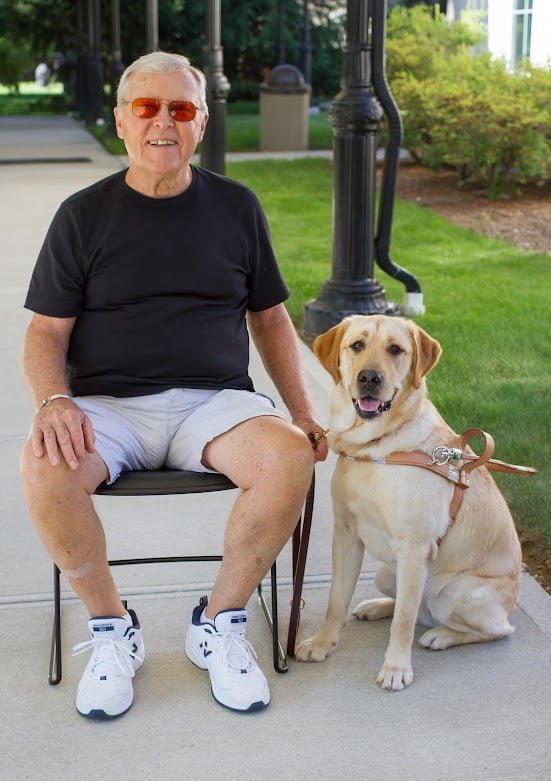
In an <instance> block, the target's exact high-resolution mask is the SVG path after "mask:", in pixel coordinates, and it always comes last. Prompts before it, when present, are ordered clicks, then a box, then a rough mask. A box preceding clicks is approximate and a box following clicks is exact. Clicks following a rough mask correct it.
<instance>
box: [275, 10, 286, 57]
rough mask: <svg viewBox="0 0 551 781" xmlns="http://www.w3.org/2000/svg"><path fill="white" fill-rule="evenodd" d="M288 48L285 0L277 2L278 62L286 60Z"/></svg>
mask: <svg viewBox="0 0 551 781" xmlns="http://www.w3.org/2000/svg"><path fill="white" fill-rule="evenodd" d="M286 56H287V50H286V47H285V0H278V2H277V64H278V65H282V64H283V63H284V62H285V58H286Z"/></svg>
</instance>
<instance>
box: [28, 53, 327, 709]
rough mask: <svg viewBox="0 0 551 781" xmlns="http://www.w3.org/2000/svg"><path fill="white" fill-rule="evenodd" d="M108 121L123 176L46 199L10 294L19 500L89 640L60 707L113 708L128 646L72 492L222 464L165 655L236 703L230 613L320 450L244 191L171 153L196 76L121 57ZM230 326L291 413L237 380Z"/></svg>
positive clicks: (240, 663) (251, 704)
mask: <svg viewBox="0 0 551 781" xmlns="http://www.w3.org/2000/svg"><path fill="white" fill-rule="evenodd" d="M115 119H116V127H117V132H118V135H119V137H120V138H122V139H124V141H125V144H126V147H127V151H128V157H129V167H128V169H127V170H126V171H122V172H117V173H116V174H113V175H112V176H109V177H108V178H106V179H103V180H102V181H100V182H98V183H96V184H94V185H92V186H91V187H88V188H86V189H85V190H82V191H81V192H78V193H76V194H75V195H73V196H72V197H70V198H68V199H67V200H66V201H65V202H64V203H63V204H62V205H61V207H60V209H59V210H58V212H57V214H56V215H55V217H54V219H53V221H52V224H51V226H50V228H49V231H48V234H47V237H46V240H45V242H44V245H43V247H42V249H41V251H40V254H39V257H38V260H37V263H36V267H35V270H34V273H33V276H32V279H31V283H30V287H29V291H28V295H27V299H26V303H25V305H26V307H27V308H29V309H31V310H32V311H33V312H34V313H35V314H34V315H33V318H32V320H31V323H30V326H29V329H28V332H27V335H26V340H25V350H24V371H25V375H26V378H27V381H28V384H29V386H30V389H31V392H32V394H33V397H34V399H35V401H36V406H37V408H38V411H37V413H36V416H35V418H34V420H33V424H32V434H31V438H30V440H29V442H28V443H27V445H26V446H25V448H24V450H23V453H22V460H21V463H22V475H23V481H24V487H25V494H26V499H27V502H28V506H29V508H30V512H31V515H32V518H33V521H34V523H35V525H36V528H37V531H38V533H39V535H40V537H41V539H42V541H43V543H44V545H45V547H46V548H47V550H48V551H49V553H50V554H51V556H52V558H53V559H54V560H55V562H56V563H57V565H58V566H59V568H60V570H61V571H62V573H64V575H65V577H66V578H67V579H68V580H69V582H70V583H71V585H72V587H73V588H74V590H75V591H76V592H77V594H78V595H79V596H80V597H81V598H82V600H83V601H84V603H85V605H86V607H87V608H88V611H89V614H90V616H91V618H90V621H89V629H90V633H91V639H90V640H89V641H87V642H85V643H82V644H80V645H79V646H77V647H76V650H77V652H80V651H84V650H88V649H91V650H92V655H91V657H90V661H89V663H88V665H87V667H86V670H85V671H84V674H83V676H82V678H81V681H80V684H79V687H78V692H77V698H76V706H77V709H78V711H79V713H81V714H82V715H83V716H87V717H89V718H94V719H106V718H113V717H115V716H119V715H121V714H122V713H124V712H125V711H127V710H128V708H130V706H131V705H132V701H133V686H132V679H133V677H134V674H135V672H136V671H137V670H138V669H139V668H140V666H141V665H142V663H143V660H144V644H143V640H142V630H141V626H140V623H139V621H138V618H137V616H136V613H135V612H134V610H126V608H125V607H124V606H123V604H122V602H121V598H120V596H119V592H118V590H117V587H116V585H115V583H114V580H113V577H112V574H111V572H110V569H109V566H108V561H107V555H106V545H105V537H104V532H103V529H102V525H101V522H100V520H99V518H98V516H97V514H96V512H95V510H94V506H93V504H92V500H91V494H93V493H94V491H95V489H96V488H97V486H98V485H99V484H100V483H101V482H103V481H104V480H107V482H109V483H112V482H114V481H115V480H116V479H117V478H118V476H119V475H120V473H121V471H123V470H141V469H158V468H159V467H162V466H168V467H171V468H174V469H189V470H194V471H198V472H208V471H215V472H221V473H223V474H225V475H227V476H228V477H229V478H230V479H231V480H232V481H233V482H234V483H235V484H236V485H237V486H238V487H239V488H240V489H241V493H240V495H239V497H238V498H237V500H236V502H235V505H234V507H233V509H232V511H231V513H230V516H229V519H228V521H227V526H226V532H225V540H224V551H223V555H224V558H223V561H222V563H221V565H220V569H219V572H218V577H217V579H216V583H215V585H214V588H213V590H212V594H211V596H210V600H209V602H208V604H207V605H206V606H205V604H200V605H198V606H197V607H196V608H195V610H194V611H193V615H192V618H191V622H190V623H189V626H188V629H187V637H186V640H185V653H186V654H187V656H188V658H189V659H190V660H191V661H192V662H193V663H194V664H195V665H197V666H198V667H200V668H202V669H205V670H208V671H209V674H210V683H211V689H212V693H213V695H214V697H215V699H216V700H217V701H218V702H219V703H220V704H221V705H224V706H225V707H227V708H230V709H232V710H236V711H254V710H258V709H261V708H264V707H265V706H266V705H268V703H269V701H270V692H269V688H268V684H267V681H266V678H265V676H264V674H263V673H262V672H261V670H260V669H259V667H258V665H257V664H256V661H255V655H254V652H253V651H252V648H251V646H250V644H249V643H248V641H247V640H246V638H245V629H246V626H247V611H246V609H245V608H246V605H247V602H248V600H249V598H250V596H251V595H252V593H253V592H254V590H255V589H256V587H257V585H258V584H259V583H260V581H261V580H262V578H263V577H264V575H265V574H266V573H267V572H268V570H269V569H270V567H271V565H272V563H273V562H274V560H275V558H276V557H277V555H278V553H279V552H280V550H281V549H282V547H283V546H284V545H285V543H286V542H287V540H288V539H289V537H290V535H291V533H292V531H293V529H294V527H295V525H296V522H297V518H298V517H299V514H300V510H301V507H302V504H303V501H304V498H305V495H306V492H307V489H308V486H309V484H310V480H311V476H312V469H313V465H314V461H315V460H322V459H324V458H325V457H326V455H327V448H326V444H325V442H323V441H322V442H321V443H320V445H319V446H318V448H317V449H316V450H315V451H313V449H312V446H311V444H310V440H309V437H308V435H309V434H311V433H312V432H315V431H319V430H320V429H321V426H320V424H319V423H318V421H317V420H316V419H315V417H314V413H313V410H312V405H311V403H310V401H309V399H308V395H307V392H306V389H305V383H304V379H303V375H302V370H301V367H300V356H299V350H298V344H297V337H296V334H295V331H294V328H293V325H292V323H291V320H290V318H289V316H288V314H287V311H286V309H285V306H284V303H283V302H284V300H285V299H286V298H287V297H288V295H289V291H288V289H287V287H286V285H285V283H284V282H283V279H282V277H281V274H280V272H279V270H278V267H277V263H276V260H275V257H274V253H273V250H272V245H271V242H270V236H269V232H268V227H267V224H266V219H265V217H264V214H263V211H262V209H261V206H260V204H259V202H258V199H257V198H256V196H255V195H254V194H253V193H252V192H251V191H250V190H249V189H248V188H247V187H245V186H244V185H242V184H240V183H238V182H235V181H232V180H230V179H227V178H225V177H222V176H218V175H216V174H214V173H211V172H209V171H206V170H202V169H201V168H196V167H194V166H192V165H191V164H190V160H191V157H192V155H193V153H194V151H195V148H196V146H197V144H198V143H199V142H200V141H201V139H202V138H203V134H204V132H205V128H206V125H207V120H208V109H207V104H206V98H205V78H204V76H203V74H202V73H201V72H200V71H198V70H196V69H195V68H193V67H191V65H190V64H189V61H188V60H187V59H186V58H185V57H183V56H181V55H176V54H168V53H164V52H154V53H152V54H147V55H145V56H144V57H141V58H140V59H138V60H137V61H136V62H134V63H133V64H132V65H130V66H129V67H128V68H127V69H126V70H125V72H124V73H123V75H122V78H121V81H120V85H119V88H118V93H117V107H116V108H115ZM249 332H250V334H251V335H252V337H253V339H254V342H255V344H256V347H257V349H258V351H259V353H260V355H261V357H262V359H263V361H264V364H265V366H266V368H267V370H268V372H269V373H270V375H271V377H272V379H273V381H274V383H275V385H276V387H277V389H278V391H279V393H280V394H281V397H282V399H283V401H284V403H285V405H286V406H287V408H288V410H289V412H290V414H291V416H292V423H289V422H287V421H286V420H285V418H284V416H283V413H282V412H281V411H279V410H278V409H276V407H275V406H274V404H273V402H272V401H271V400H270V399H269V398H267V397H266V396H264V395H262V394H259V393H256V392H255V391H254V388H253V383H252V381H251V379H250V377H249V374H248V364H249ZM155 528H156V527H155V519H154V518H152V520H151V531H152V533H155ZM128 534H129V535H131V534H132V529H131V528H130V527H129V528H128ZM171 620H172V621H177V622H178V623H179V621H180V619H179V617H177V616H174V617H173V618H171Z"/></svg>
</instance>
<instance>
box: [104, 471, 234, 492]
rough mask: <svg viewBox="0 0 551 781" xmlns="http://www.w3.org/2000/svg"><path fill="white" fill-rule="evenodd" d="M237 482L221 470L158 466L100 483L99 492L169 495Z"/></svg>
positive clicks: (217, 488)
mask: <svg viewBox="0 0 551 781" xmlns="http://www.w3.org/2000/svg"><path fill="white" fill-rule="evenodd" d="M235 487H236V486H235V485H234V483H232V481H231V480H230V479H229V478H227V477H226V475H222V474H220V473H219V472H187V471H181V470H179V469H156V470H152V471H143V472H123V473H122V474H121V476H120V477H119V478H118V480H116V481H115V482H114V483H113V484H112V485H107V483H101V485H99V486H98V487H97V488H96V491H95V493H96V494H97V495H98V496H167V495H170V494H200V493H207V492H209V491H227V490H229V489H231V488H235Z"/></svg>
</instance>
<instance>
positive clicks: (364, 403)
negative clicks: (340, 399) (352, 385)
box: [358, 396, 381, 412]
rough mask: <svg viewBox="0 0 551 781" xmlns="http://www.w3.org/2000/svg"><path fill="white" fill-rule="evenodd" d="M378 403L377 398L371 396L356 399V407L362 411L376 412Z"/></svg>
mask: <svg viewBox="0 0 551 781" xmlns="http://www.w3.org/2000/svg"><path fill="white" fill-rule="evenodd" d="M380 403H381V402H380V401H379V400H378V399H372V398H371V396H368V397H367V398H365V399H358V407H359V408H360V409H361V411H362V412H377V410H378V409H379V405H380Z"/></svg>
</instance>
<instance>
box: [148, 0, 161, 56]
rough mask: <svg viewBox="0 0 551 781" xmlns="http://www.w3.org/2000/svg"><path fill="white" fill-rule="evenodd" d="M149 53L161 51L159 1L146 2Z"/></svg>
mask: <svg viewBox="0 0 551 781" xmlns="http://www.w3.org/2000/svg"><path fill="white" fill-rule="evenodd" d="M145 30H146V39H147V44H146V45H147V51H148V52H156V51H159V6H158V2H157V0H145Z"/></svg>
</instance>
